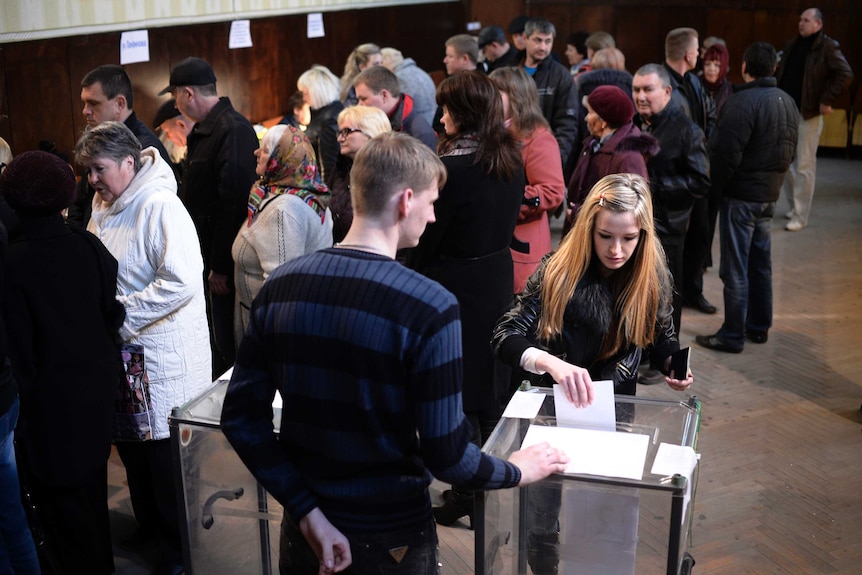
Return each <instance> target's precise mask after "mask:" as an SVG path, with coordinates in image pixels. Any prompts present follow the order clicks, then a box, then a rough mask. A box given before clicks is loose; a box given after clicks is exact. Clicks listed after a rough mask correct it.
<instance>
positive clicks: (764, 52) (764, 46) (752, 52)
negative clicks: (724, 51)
mask: <svg viewBox="0 0 862 575" xmlns="http://www.w3.org/2000/svg"><path fill="white" fill-rule="evenodd" d="M742 61H743V62H745V71H746V73H747V74H748V75H749V76H751V77H752V78H755V79H756V78H767V77H769V76H772V75H773V74H774V73H775V67H776V66H777V65H778V54H776V53H775V47H774V46H773V45H772V44H770V43H769V42H755V43H754V44H751V45H750V46H749V47H748V48H746V49H745V53H744V54H743V55H742Z"/></svg>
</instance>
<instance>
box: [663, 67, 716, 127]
mask: <svg viewBox="0 0 862 575" xmlns="http://www.w3.org/2000/svg"><path fill="white" fill-rule="evenodd" d="M664 68H665V70H667V73H668V75H669V76H670V85H671V87H672V88H673V92H671V98H673V100H674V101H675V102H676V103H677V105H678V106H680V107H681V108H682V109H683V111H685V113H686V116H688V117H689V118H691V120H692V121H693V122H694V123H695V124H697V127H698V128H700V129H701V130H703V133H704V134H706V137H707V138H709V136H710V134H712V129H713V128H714V127H715V122H716V119H717V112H716V109H715V102H714V101H713V99H712V98H710V96H709V92H707V91H706V88H704V86H703V83H701V81H700V78H698V77H697V74H695V73H694V72H686V73H685V76H680V75H679V73H678V72H677V71H676V70H674V69H673V68H671V67H670V66H668V65H667V63H666V62H665V64H664Z"/></svg>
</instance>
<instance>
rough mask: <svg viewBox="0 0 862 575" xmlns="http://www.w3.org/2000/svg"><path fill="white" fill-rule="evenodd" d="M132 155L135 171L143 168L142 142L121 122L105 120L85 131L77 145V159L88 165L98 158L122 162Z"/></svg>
mask: <svg viewBox="0 0 862 575" xmlns="http://www.w3.org/2000/svg"><path fill="white" fill-rule="evenodd" d="M129 156H131V157H132V160H133V161H134V164H135V173H138V171H139V170H140V169H141V142H140V141H139V140H138V138H137V137H136V136H135V135H134V134H133V133H132V131H131V130H130V129H129V128H127V127H126V125H125V124H122V123H120V122H105V123H103V124H99V125H98V126H95V127H93V128H90V129H88V130H86V131H85V132H84V135H83V136H81V138H80V139H79V140H78V143H77V145H76V146H75V160H76V161H77V162H78V164H79V165H81V166H87V165H89V163H90V162H92V161H93V160H96V159H97V158H108V159H110V160H113V161H114V162H116V163H118V164H119V163H120V162H122V161H123V160H125V159H126V158H127V157H129Z"/></svg>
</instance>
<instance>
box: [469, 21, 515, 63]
mask: <svg viewBox="0 0 862 575" xmlns="http://www.w3.org/2000/svg"><path fill="white" fill-rule="evenodd" d="M477 40H478V43H479V50H481V51H482V54H484V55H485V60H486V61H487V62H488V73H491V72H493V71H494V70H496V69H497V68H505V67H506V66H517V65H518V61H519V60H520V59H521V57H520V54H519V52H518V49H517V48H515V47H514V46H512V45H511V44H509V41H508V40H507V39H506V33H505V32H503V29H502V28H500V27H499V26H485V27H484V28H482V30H481V31H480V32H479V37H478V38H477Z"/></svg>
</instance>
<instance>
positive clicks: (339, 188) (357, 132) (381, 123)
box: [326, 106, 392, 243]
mask: <svg viewBox="0 0 862 575" xmlns="http://www.w3.org/2000/svg"><path fill="white" fill-rule="evenodd" d="M391 131H392V125H391V124H390V123H389V118H387V117H386V113H385V112H383V111H382V110H379V109H377V108H375V107H373V106H352V107H350V108H345V109H344V110H342V111H341V113H340V114H338V132H337V136H338V145H339V149H340V151H339V154H338V159H337V160H336V161H335V169H334V170H333V171H332V172H331V173H329V174H327V178H326V185H327V186H329V191H330V192H332V199H331V200H330V202H329V209H330V210H332V218H333V222H332V239H333V241H334V242H335V243H338V242H340V241H341V240H343V239H344V236H346V235H347V230H349V229H350V224H351V223H352V222H353V204H351V203H350V168H352V167H353V158H355V157H356V153H357V152H358V151H359V150H360V148H362V146H364V145H365V143H366V142H368V140H370V139H371V138H373V137H375V136H379V135H380V134H385V133H387V132H391Z"/></svg>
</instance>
